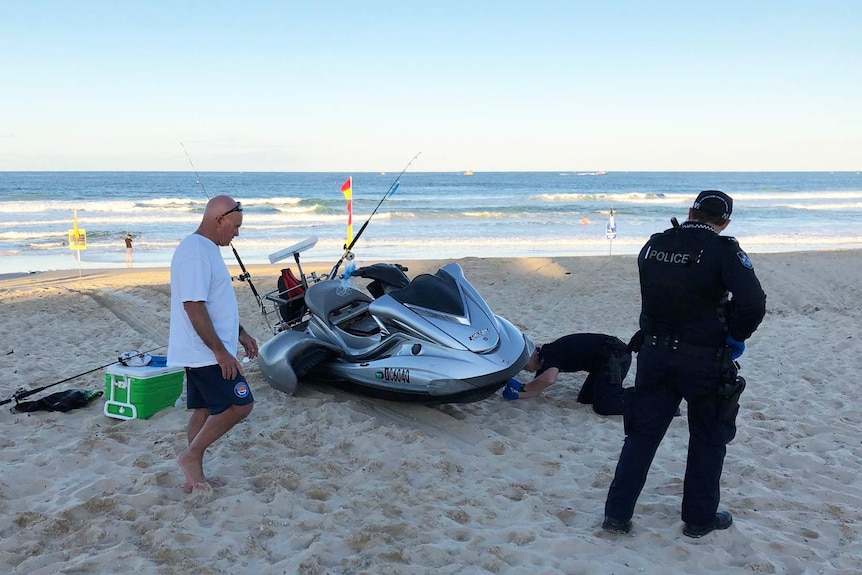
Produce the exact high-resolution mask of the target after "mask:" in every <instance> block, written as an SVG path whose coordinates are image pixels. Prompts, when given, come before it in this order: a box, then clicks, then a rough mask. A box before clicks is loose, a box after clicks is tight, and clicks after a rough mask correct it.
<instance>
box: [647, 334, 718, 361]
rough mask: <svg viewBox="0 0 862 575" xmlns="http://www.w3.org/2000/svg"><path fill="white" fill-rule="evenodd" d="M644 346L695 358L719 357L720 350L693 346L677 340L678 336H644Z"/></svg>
mask: <svg viewBox="0 0 862 575" xmlns="http://www.w3.org/2000/svg"><path fill="white" fill-rule="evenodd" d="M644 345H650V346H652V347H655V348H658V349H663V350H665V351H678V352H680V353H682V354H685V355H690V356H697V357H716V358H718V357H720V356H721V352H722V348H720V347H711V346H703V345H693V344H690V343H685V342H683V341H680V340H679V337H678V336H671V335H654V334H649V333H648V334H644Z"/></svg>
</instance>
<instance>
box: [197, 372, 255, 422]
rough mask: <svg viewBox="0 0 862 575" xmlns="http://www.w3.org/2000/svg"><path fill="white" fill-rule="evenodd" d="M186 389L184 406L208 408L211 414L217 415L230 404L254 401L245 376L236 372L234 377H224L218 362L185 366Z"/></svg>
mask: <svg viewBox="0 0 862 575" xmlns="http://www.w3.org/2000/svg"><path fill="white" fill-rule="evenodd" d="M186 389H187V392H186V407H188V408H189V409H209V410H210V414H211V415H218V414H219V413H221V412H223V411H224V410H226V409H227V408H228V407H230V406H231V405H248V404H249V403H254V396H252V394H251V388H250V387H249V386H248V383H247V382H246V380H245V376H244V375H241V374H238V375H237V376H236V379H225V378H224V377H223V376H222V374H221V366H220V365H218V364H215V365H207V366H205V367H187V368H186Z"/></svg>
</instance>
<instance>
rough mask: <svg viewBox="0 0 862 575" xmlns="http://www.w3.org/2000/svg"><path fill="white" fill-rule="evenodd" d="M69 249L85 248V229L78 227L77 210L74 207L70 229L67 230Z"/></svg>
mask: <svg viewBox="0 0 862 575" xmlns="http://www.w3.org/2000/svg"><path fill="white" fill-rule="evenodd" d="M69 249H70V250H85V249H87V230H84V229H81V228H79V227H78V210H77V208H76V209H75V215H74V217H73V223H72V229H71V230H69Z"/></svg>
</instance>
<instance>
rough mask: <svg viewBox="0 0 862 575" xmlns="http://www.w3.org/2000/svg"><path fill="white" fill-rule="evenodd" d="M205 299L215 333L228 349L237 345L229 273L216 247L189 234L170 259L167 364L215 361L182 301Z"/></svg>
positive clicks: (195, 364)
mask: <svg viewBox="0 0 862 575" xmlns="http://www.w3.org/2000/svg"><path fill="white" fill-rule="evenodd" d="M187 301H202V302H204V304H205V306H206V309H207V312H208V313H209V316H210V319H211V320H212V323H213V327H214V328H215V331H216V334H218V336H219V339H221V341H222V343H223V344H224V346H225V349H227V350H228V352H230V353H232V354H234V355H236V351H237V346H238V345H239V307H238V305H237V301H236V294H235V293H234V290H233V285H232V284H231V277H230V272H228V269H227V266H226V265H225V263H224V259H223V258H222V255H221V250H220V249H219V247H218V246H217V245H216V244H215V243H214V242H213V241H211V240H209V239H207V238H205V237H203V236H201V235H199V234H192V235H190V236H188V237H187V238H185V239H184V240H183V241H182V242H180V245H179V246H177V249H176V251H175V252H174V256H173V258H172V259H171V327H170V337H169V339H168V358H167V364H168V365H170V366H182V367H203V366H207V365H214V364H216V363H217V362H216V358H215V354H214V353H213V352H212V350H211V349H210V348H208V347H207V346H206V344H205V343H204V342H203V340H202V339H201V338H200V336H199V335H198V334H197V332H196V331H195V328H194V327H193V326H192V322H191V321H190V320H189V316H188V314H187V313H186V310H185V308H183V302H187Z"/></svg>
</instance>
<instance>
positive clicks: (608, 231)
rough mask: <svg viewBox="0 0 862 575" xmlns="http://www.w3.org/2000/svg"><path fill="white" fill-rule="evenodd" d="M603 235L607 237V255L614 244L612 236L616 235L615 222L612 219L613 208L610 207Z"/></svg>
mask: <svg viewBox="0 0 862 575" xmlns="http://www.w3.org/2000/svg"><path fill="white" fill-rule="evenodd" d="M605 237H606V238H608V255H611V250H612V248H613V244H614V238H616V237H617V223H616V222H615V221H614V209H613V208H611V213H610V215H609V216H608V223H607V226H605Z"/></svg>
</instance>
